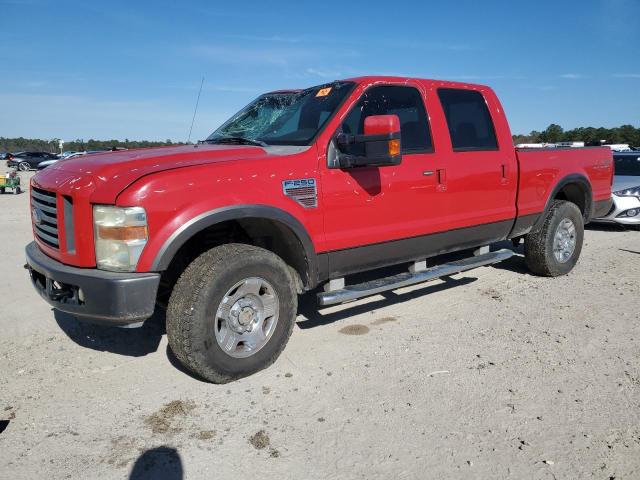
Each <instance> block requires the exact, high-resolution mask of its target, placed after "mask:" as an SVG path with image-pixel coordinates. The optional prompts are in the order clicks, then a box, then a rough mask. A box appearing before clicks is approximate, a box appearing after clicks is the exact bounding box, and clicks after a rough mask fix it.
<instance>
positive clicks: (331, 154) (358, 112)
mask: <svg viewBox="0 0 640 480" xmlns="http://www.w3.org/2000/svg"><path fill="white" fill-rule="evenodd" d="M390 114H392V115H397V116H398V117H399V119H400V132H401V148H402V150H401V152H402V162H401V163H400V165H396V166H381V167H357V168H350V169H341V168H340V167H339V165H338V164H337V161H336V156H337V154H338V152H337V150H336V146H335V141H334V140H332V141H331V142H330V143H329V148H328V153H327V165H326V166H325V168H323V169H322V198H323V202H324V212H325V214H324V215H325V218H324V221H325V241H326V245H325V246H326V249H327V250H329V251H330V253H329V270H330V271H331V272H332V274H333V276H339V275H341V274H347V273H350V272H355V271H358V270H364V269H369V268H374V267H376V266H383V265H388V264H392V263H397V262H398V261H403V260H410V259H412V258H418V257H419V256H420V254H419V252H420V251H421V249H422V247H423V246H422V245H420V239H416V238H415V237H419V236H420V235H424V234H426V233H428V232H429V231H430V230H431V229H432V228H431V226H432V223H433V222H434V220H435V219H437V215H438V207H437V198H438V196H437V193H436V187H437V182H436V175H435V171H436V157H435V154H434V153H433V144H432V140H431V133H430V128H429V122H428V116H427V113H426V109H425V105H424V97H423V92H422V91H421V90H420V89H419V88H418V87H417V86H409V85H406V84H402V85H393V84H387V85H379V84H378V85H375V86H371V87H369V88H368V89H367V90H365V91H364V93H363V94H362V95H361V97H360V99H359V100H358V101H357V102H356V103H355V104H354V105H353V106H352V107H351V109H350V111H349V113H348V114H347V115H346V116H345V117H344V119H343V121H342V124H341V125H340V127H339V130H338V131H342V132H344V133H352V134H362V133H364V119H365V118H366V117H367V116H370V115H390ZM336 133H338V132H336ZM334 138H335V135H334ZM358 147H360V146H357V147H356V148H358ZM349 153H352V154H354V153H357V152H354V151H350V152H349Z"/></svg>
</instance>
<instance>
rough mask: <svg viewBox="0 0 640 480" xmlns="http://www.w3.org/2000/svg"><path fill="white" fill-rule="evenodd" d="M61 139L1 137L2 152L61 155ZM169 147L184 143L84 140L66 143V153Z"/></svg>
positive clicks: (0, 146) (0, 149) (168, 141)
mask: <svg viewBox="0 0 640 480" xmlns="http://www.w3.org/2000/svg"><path fill="white" fill-rule="evenodd" d="M58 142H59V139H57V138H53V139H51V140H42V139H39V138H23V137H19V138H5V137H0V152H25V151H26V152H29V151H35V152H50V153H60V148H59V146H58ZM167 145H183V143H182V142H172V141H171V140H170V139H167V140H165V141H164V142H158V141H148V140H129V139H128V138H126V139H124V140H94V139H89V140H82V139H77V140H73V141H71V142H64V147H63V148H64V150H65V151H73V152H82V151H89V150H111V149H114V148H116V147H117V148H148V147H162V146H167Z"/></svg>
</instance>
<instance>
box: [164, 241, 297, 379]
mask: <svg viewBox="0 0 640 480" xmlns="http://www.w3.org/2000/svg"><path fill="white" fill-rule="evenodd" d="M297 307H298V297H297V293H296V288H295V282H294V279H293V278H292V274H291V272H290V270H289V267H288V266H287V265H286V264H285V263H284V261H282V259H281V258H280V257H278V256H277V255H275V254H273V253H272V252H270V251H268V250H264V249H262V248H258V247H254V246H251V245H244V244H228V245H221V246H219V247H215V248H213V249H211V250H209V251H207V252H205V253H203V254H202V255H200V256H199V257H198V258H196V259H195V260H194V261H193V262H192V263H191V264H190V265H189V266H188V267H187V268H186V270H185V271H184V272H183V273H182V275H181V276H180V278H179V279H178V281H177V282H176V284H175V286H174V288H173V291H172V293H171V297H170V299H169V306H168V309H167V335H168V338H169V345H170V347H171V350H172V351H173V353H174V354H175V356H176V358H178V360H179V361H180V362H181V363H182V364H183V365H184V366H186V367H187V368H189V369H190V370H192V371H193V372H195V373H196V374H198V375H200V376H201V377H203V378H205V379H206V380H209V381H211V382H214V383H225V382H228V381H231V380H234V379H236V378H240V377H244V376H246V375H250V374H252V373H254V372H256V371H258V370H261V369H263V368H266V367H267V366H269V365H271V364H272V363H273V362H274V361H275V360H276V359H277V358H278V356H279V355H280V353H281V352H282V350H283V349H284V347H285V345H286V344H287V341H288V340H289V337H290V335H291V332H292V330H293V325H294V322H295V317H296V313H297Z"/></svg>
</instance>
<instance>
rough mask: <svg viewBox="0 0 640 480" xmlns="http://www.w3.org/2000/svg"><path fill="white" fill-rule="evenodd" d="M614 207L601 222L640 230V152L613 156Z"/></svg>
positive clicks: (599, 219)
mask: <svg viewBox="0 0 640 480" xmlns="http://www.w3.org/2000/svg"><path fill="white" fill-rule="evenodd" d="M613 163H614V168H615V171H614V177H613V186H612V187H611V191H612V192H613V195H612V198H613V206H612V207H611V210H610V211H609V213H608V214H607V215H605V216H604V217H601V218H598V219H596V221H599V222H615V223H620V224H622V225H626V226H630V227H634V228H640V151H632V152H624V153H623V152H617V153H614V154H613Z"/></svg>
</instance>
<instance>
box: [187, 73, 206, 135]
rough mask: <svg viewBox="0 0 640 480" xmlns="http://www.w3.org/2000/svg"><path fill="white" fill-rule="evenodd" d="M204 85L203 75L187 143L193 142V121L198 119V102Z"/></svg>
mask: <svg viewBox="0 0 640 480" xmlns="http://www.w3.org/2000/svg"><path fill="white" fill-rule="evenodd" d="M202 85H204V77H202V81H201V82H200V90H199V91H198V99H197V100H196V108H194V109H193V118H192V119H191V128H189V138H187V143H191V132H192V131H193V122H195V121H196V112H197V111H198V103H200V94H201V93H202Z"/></svg>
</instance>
